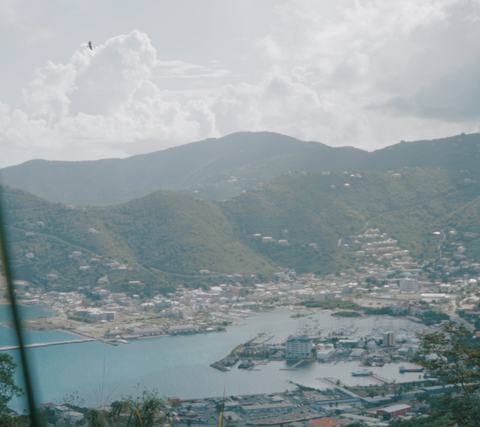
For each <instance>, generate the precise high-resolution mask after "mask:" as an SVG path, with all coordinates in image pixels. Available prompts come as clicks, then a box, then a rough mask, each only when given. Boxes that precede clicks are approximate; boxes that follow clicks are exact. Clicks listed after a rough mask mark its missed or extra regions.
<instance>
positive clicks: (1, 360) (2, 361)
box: [0, 354, 25, 427]
mask: <svg viewBox="0 0 480 427" xmlns="http://www.w3.org/2000/svg"><path fill="white" fill-rule="evenodd" d="M16 368H17V365H16V364H15V362H14V361H13V358H12V356H10V355H8V354H0V426H2V427H14V426H23V425H25V422H24V421H25V420H24V419H23V418H21V417H16V416H14V414H13V413H12V411H11V410H10V409H9V407H8V404H9V403H10V401H11V400H12V398H14V397H19V396H21V395H22V394H23V391H22V389H21V388H20V387H18V386H17V384H16V383H15V370H16Z"/></svg>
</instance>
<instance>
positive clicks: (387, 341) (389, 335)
mask: <svg viewBox="0 0 480 427" xmlns="http://www.w3.org/2000/svg"><path fill="white" fill-rule="evenodd" d="M396 344H397V341H396V338H395V332H394V331H388V332H385V333H384V334H383V346H384V347H395V345H396Z"/></svg>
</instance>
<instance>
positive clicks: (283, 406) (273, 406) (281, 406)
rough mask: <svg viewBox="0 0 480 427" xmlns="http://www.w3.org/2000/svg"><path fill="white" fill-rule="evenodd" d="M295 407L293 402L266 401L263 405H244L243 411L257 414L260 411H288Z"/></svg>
mask: <svg viewBox="0 0 480 427" xmlns="http://www.w3.org/2000/svg"><path fill="white" fill-rule="evenodd" d="M293 408H295V405H293V404H292V403H287V402H284V403H265V404H263V405H243V406H242V412H244V413H246V414H257V413H260V412H286V411H291V410H292V409H293Z"/></svg>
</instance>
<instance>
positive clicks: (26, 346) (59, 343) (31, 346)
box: [0, 338, 97, 351]
mask: <svg viewBox="0 0 480 427" xmlns="http://www.w3.org/2000/svg"><path fill="white" fill-rule="evenodd" d="M89 341H97V340H96V339H95V338H84V339H81V340H71V341H57V342H42V343H36V344H26V345H25V348H35V347H49V346H51V345H62V344H77V343H82V342H89ZM19 348H20V347H19V346H18V345H11V346H8V347H0V351H8V350H18V349H19Z"/></svg>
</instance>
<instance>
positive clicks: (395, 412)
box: [377, 404, 412, 418]
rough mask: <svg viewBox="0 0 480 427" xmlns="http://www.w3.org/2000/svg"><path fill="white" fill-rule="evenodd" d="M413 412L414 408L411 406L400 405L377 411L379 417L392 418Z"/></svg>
mask: <svg viewBox="0 0 480 427" xmlns="http://www.w3.org/2000/svg"><path fill="white" fill-rule="evenodd" d="M407 412H412V407H411V406H409V405H404V404H399V405H392V406H387V407H386V408H382V409H377V415H387V414H389V415H390V418H395V417H398V416H399V415H403V414H406V413H407Z"/></svg>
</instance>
